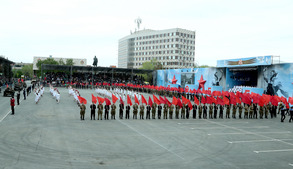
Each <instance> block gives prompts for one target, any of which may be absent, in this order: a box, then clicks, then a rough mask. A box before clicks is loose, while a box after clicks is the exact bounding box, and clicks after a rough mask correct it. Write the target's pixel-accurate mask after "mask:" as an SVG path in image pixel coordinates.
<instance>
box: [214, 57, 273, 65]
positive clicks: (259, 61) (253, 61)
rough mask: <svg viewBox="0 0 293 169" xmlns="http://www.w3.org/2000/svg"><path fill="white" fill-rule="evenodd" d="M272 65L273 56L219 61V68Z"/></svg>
mask: <svg viewBox="0 0 293 169" xmlns="http://www.w3.org/2000/svg"><path fill="white" fill-rule="evenodd" d="M271 64H272V56H257V57H249V58H240V59H228V60H218V61H217V67H241V66H259V65H271Z"/></svg>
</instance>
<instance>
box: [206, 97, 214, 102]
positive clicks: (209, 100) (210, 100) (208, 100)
mask: <svg viewBox="0 0 293 169" xmlns="http://www.w3.org/2000/svg"><path fill="white" fill-rule="evenodd" d="M212 102H213V101H212V98H211V97H209V96H207V98H206V103H207V104H212Z"/></svg>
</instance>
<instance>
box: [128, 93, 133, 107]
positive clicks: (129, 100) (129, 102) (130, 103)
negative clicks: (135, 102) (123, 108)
mask: <svg viewBox="0 0 293 169" xmlns="http://www.w3.org/2000/svg"><path fill="white" fill-rule="evenodd" d="M127 104H129V105H130V106H132V102H131V99H130V97H129V95H127Z"/></svg>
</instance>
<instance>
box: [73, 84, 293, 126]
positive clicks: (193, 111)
mask: <svg viewBox="0 0 293 169" xmlns="http://www.w3.org/2000/svg"><path fill="white" fill-rule="evenodd" d="M69 90H71V88H70V89H69ZM95 91H96V92H97V94H98V95H100V96H102V97H99V96H97V97H95V96H94V95H93V94H92V104H91V105H90V109H91V120H95V112H96V109H97V110H98V111H97V112H98V118H97V119H98V120H102V115H103V114H104V120H108V119H109V118H108V117H109V112H111V119H115V114H116V105H115V103H116V101H117V100H120V103H119V107H118V109H119V111H118V112H119V119H123V118H125V119H129V118H130V113H131V112H132V119H138V113H139V119H156V118H157V119H173V118H175V119H179V118H181V119H189V118H193V119H196V118H199V119H207V118H209V119H217V118H220V119H223V118H227V119H230V118H233V119H236V118H239V119H241V118H245V119H258V118H259V119H263V118H268V117H271V118H275V117H277V114H279V113H281V122H284V118H285V117H286V114H290V116H291V117H290V120H289V122H291V121H293V106H292V107H291V108H290V109H289V107H288V106H289V104H288V102H287V101H284V100H283V99H282V98H280V99H278V98H277V97H273V96H269V97H268V95H264V96H260V95H259V96H258V95H257V94H251V95H248V94H245V93H241V94H240V93H236V94H235V93H233V94H232V93H224V94H222V93H221V94H217V96H209V95H194V97H191V98H192V99H193V100H192V101H191V99H188V98H186V96H184V94H182V96H181V98H177V97H175V96H173V98H172V101H169V99H168V98H166V96H160V95H159V96H158V97H157V96H155V95H154V94H153V95H152V97H150V96H149V98H148V102H147V100H146V99H145V97H144V95H143V94H139V93H138V92H134V91H133V90H132V91H131V90H127V89H122V88H110V89H107V88H97V89H96V90H95ZM103 97H104V98H103ZM271 97H272V98H271ZM78 99H79V102H81V103H82V102H84V100H85V99H84V98H82V97H79V98H78ZM110 99H112V103H111V101H110ZM81 100H83V101H81ZM132 100H134V104H133V103H132ZM97 102H98V104H97ZM104 102H105V104H103V103H104ZM85 104H86V101H85ZM96 104H97V105H96ZM83 105H84V104H83ZM124 109H125V111H124ZM81 119H84V118H81Z"/></svg>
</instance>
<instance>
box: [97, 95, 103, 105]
mask: <svg viewBox="0 0 293 169" xmlns="http://www.w3.org/2000/svg"><path fill="white" fill-rule="evenodd" d="M97 98H98V102H99V104H102V103H104V101H105V99H103V98H101V97H99V96H97Z"/></svg>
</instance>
